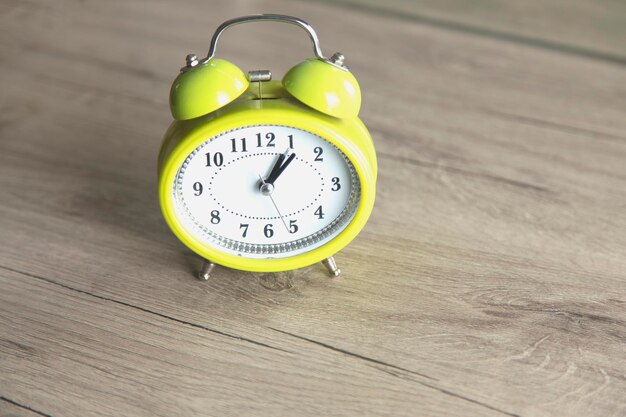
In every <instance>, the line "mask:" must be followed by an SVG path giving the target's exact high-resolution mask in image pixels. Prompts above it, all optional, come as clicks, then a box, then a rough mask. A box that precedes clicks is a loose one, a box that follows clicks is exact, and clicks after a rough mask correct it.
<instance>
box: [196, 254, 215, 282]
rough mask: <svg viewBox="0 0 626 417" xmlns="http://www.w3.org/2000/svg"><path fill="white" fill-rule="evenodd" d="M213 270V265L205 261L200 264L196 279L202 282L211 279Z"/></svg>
mask: <svg viewBox="0 0 626 417" xmlns="http://www.w3.org/2000/svg"><path fill="white" fill-rule="evenodd" d="M213 268H215V264H214V263H213V262H211V261H209V260H208V259H205V260H204V262H202V267H201V268H200V272H199V273H198V278H199V279H201V280H202V281H207V280H208V279H209V278H211V271H212V270H213Z"/></svg>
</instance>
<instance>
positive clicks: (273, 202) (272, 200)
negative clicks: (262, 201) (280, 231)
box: [257, 174, 289, 232]
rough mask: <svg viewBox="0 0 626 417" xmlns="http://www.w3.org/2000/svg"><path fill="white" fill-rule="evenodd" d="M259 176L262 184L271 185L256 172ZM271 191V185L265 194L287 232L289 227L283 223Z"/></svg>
mask: <svg viewBox="0 0 626 417" xmlns="http://www.w3.org/2000/svg"><path fill="white" fill-rule="evenodd" d="M257 175H258V176H259V179H260V180H261V184H262V185H264V186H265V185H269V186H272V184H268V183H266V182H265V180H263V177H262V176H261V174H257ZM272 191H273V186H272V188H271V189H268V193H267V194H265V193H263V194H265V195H267V196H268V197H269V198H270V201H271V202H272V204H273V205H274V208H275V209H276V212H277V213H278V216H279V217H280V220H281V221H282V222H283V225H284V226H285V229H287V232H289V227H288V226H287V223H285V219H283V215H282V214H281V213H280V210H279V209H278V206H277V205H276V202H275V201H274V198H273V197H272Z"/></svg>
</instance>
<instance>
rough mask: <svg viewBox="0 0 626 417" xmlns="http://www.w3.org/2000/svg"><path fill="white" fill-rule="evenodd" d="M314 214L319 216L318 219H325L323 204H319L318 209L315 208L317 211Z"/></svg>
mask: <svg viewBox="0 0 626 417" xmlns="http://www.w3.org/2000/svg"><path fill="white" fill-rule="evenodd" d="M313 214H315V215H316V216H317V218H318V219H320V220H321V219H323V218H324V212H323V211H322V206H319V207H318V208H317V210H315V211H314V212H313Z"/></svg>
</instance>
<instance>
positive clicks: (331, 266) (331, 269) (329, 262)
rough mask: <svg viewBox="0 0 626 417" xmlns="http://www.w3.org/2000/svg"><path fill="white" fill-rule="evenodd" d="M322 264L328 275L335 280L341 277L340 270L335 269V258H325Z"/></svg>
mask: <svg viewBox="0 0 626 417" xmlns="http://www.w3.org/2000/svg"><path fill="white" fill-rule="evenodd" d="M322 264H323V265H324V266H325V267H326V269H328V273H329V274H330V276H331V277H333V278H337V277H338V276H339V275H341V270H340V269H339V268H338V267H337V262H335V258H333V257H332V256H331V257H330V258H326V259H324V260H323V261H322Z"/></svg>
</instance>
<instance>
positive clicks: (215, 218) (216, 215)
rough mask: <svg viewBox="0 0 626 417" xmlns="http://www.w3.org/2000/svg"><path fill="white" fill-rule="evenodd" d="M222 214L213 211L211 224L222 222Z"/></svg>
mask: <svg viewBox="0 0 626 417" xmlns="http://www.w3.org/2000/svg"><path fill="white" fill-rule="evenodd" d="M220 220H221V219H220V212H219V211H217V210H213V211H212V212H211V223H213V224H218V223H219V222H220Z"/></svg>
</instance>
